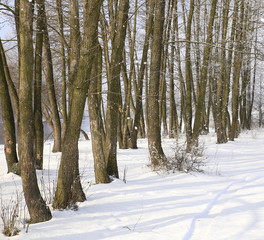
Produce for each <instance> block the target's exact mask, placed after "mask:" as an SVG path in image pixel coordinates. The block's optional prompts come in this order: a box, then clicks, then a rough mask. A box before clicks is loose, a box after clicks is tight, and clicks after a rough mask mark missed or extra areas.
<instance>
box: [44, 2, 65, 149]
mask: <svg viewBox="0 0 264 240" xmlns="http://www.w3.org/2000/svg"><path fill="white" fill-rule="evenodd" d="M43 18H44V25H43V27H44V33H43V38H44V39H43V41H44V42H43V43H44V59H45V66H46V83H47V91H48V97H49V104H50V109H51V115H52V120H53V127H54V131H53V136H54V145H53V149H52V152H60V151H61V123H60V116H59V111H58V105H57V99H56V92H55V85H54V74H53V63H52V55H51V49H50V41H49V34H48V23H47V17H46V14H45V6H44V5H43Z"/></svg>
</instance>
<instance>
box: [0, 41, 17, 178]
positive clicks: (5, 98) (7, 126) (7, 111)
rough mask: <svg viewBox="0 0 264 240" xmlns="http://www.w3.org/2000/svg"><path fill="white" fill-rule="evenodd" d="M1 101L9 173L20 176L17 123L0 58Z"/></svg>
mask: <svg viewBox="0 0 264 240" xmlns="http://www.w3.org/2000/svg"><path fill="white" fill-rule="evenodd" d="M0 41H1V39H0ZM0 44H2V43H0ZM0 100H1V107H2V121H3V126H4V137H5V156H6V162H7V172H8V173H9V172H13V173H16V174H19V171H18V159H17V152H16V132H15V131H16V129H15V121H14V115H13V108H12V104H11V99H10V95H9V91H8V86H7V82H6V78H5V73H4V64H3V61H2V58H1V57H0Z"/></svg>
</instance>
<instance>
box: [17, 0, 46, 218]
mask: <svg viewBox="0 0 264 240" xmlns="http://www.w3.org/2000/svg"><path fill="white" fill-rule="evenodd" d="M32 25H33V24H32V3H31V2H29V1H27V0H21V1H20V49H21V55H20V58H21V59H20V79H19V80H20V81H19V123H18V131H19V139H18V147H19V159H20V161H21V178H22V185H23V191H24V196H25V200H26V204H27V207H28V210H29V214H30V221H31V223H37V222H43V221H48V220H50V219H51V212H50V209H49V208H48V207H47V206H46V204H45V202H44V200H43V199H42V197H41V195H40V191H39V188H38V182H37V176H36V169H35V163H34V157H33V141H32V136H33V131H34V129H33V126H34V124H33V122H34V118H33V116H34V115H33V110H32V83H33V65H34V64H33V59H34V58H33V41H32V33H33V29H32Z"/></svg>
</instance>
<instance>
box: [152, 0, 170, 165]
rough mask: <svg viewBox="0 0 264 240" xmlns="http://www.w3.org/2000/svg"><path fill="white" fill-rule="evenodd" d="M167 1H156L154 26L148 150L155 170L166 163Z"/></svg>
mask: <svg viewBox="0 0 264 240" xmlns="http://www.w3.org/2000/svg"><path fill="white" fill-rule="evenodd" d="M164 12H165V0H158V1H156V9H155V20H154V25H153V28H154V29H153V40H152V46H151V63H150V75H149V123H148V148H149V154H150V159H151V165H152V167H153V168H154V169H155V168H157V167H159V166H160V165H161V164H162V163H164V161H166V157H165V154H164V152H163V149H162V146H161V134H160V122H159V87H160V67H161V62H162V59H161V51H162V50H161V49H162V42H163V39H162V34H161V33H163V24H164Z"/></svg>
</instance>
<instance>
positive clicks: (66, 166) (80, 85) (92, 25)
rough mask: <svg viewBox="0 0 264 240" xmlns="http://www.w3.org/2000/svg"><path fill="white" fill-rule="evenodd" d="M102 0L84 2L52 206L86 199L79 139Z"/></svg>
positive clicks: (94, 53)
mask: <svg viewBox="0 0 264 240" xmlns="http://www.w3.org/2000/svg"><path fill="white" fill-rule="evenodd" d="M102 3H103V0H100V1H96V0H92V1H86V2H84V6H83V7H84V26H85V28H84V35H83V40H82V42H81V55H80V61H79V66H78V69H77V73H76V76H75V77H74V80H73V83H74V87H73V92H72V101H71V105H70V109H69V116H68V122H67V126H66V131H65V136H64V140H63V146H62V156H61V163H60V168H59V175H58V183H57V189H56V193H55V199H54V203H53V207H54V208H57V209H65V208H67V207H69V206H71V205H72V204H73V203H75V202H77V201H78V202H81V201H84V200H85V199H86V197H85V194H84V192H83V190H82V186H81V182H80V174H79V163H78V160H79V151H78V140H79V135H80V128H81V123H82V117H83V111H84V106H85V101H86V96H87V92H88V88H89V80H90V77H91V71H92V66H93V65H94V64H95V63H94V61H96V54H97V51H98V45H97V44H98V40H97V36H98V20H99V16H100V8H101V5H102Z"/></svg>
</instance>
